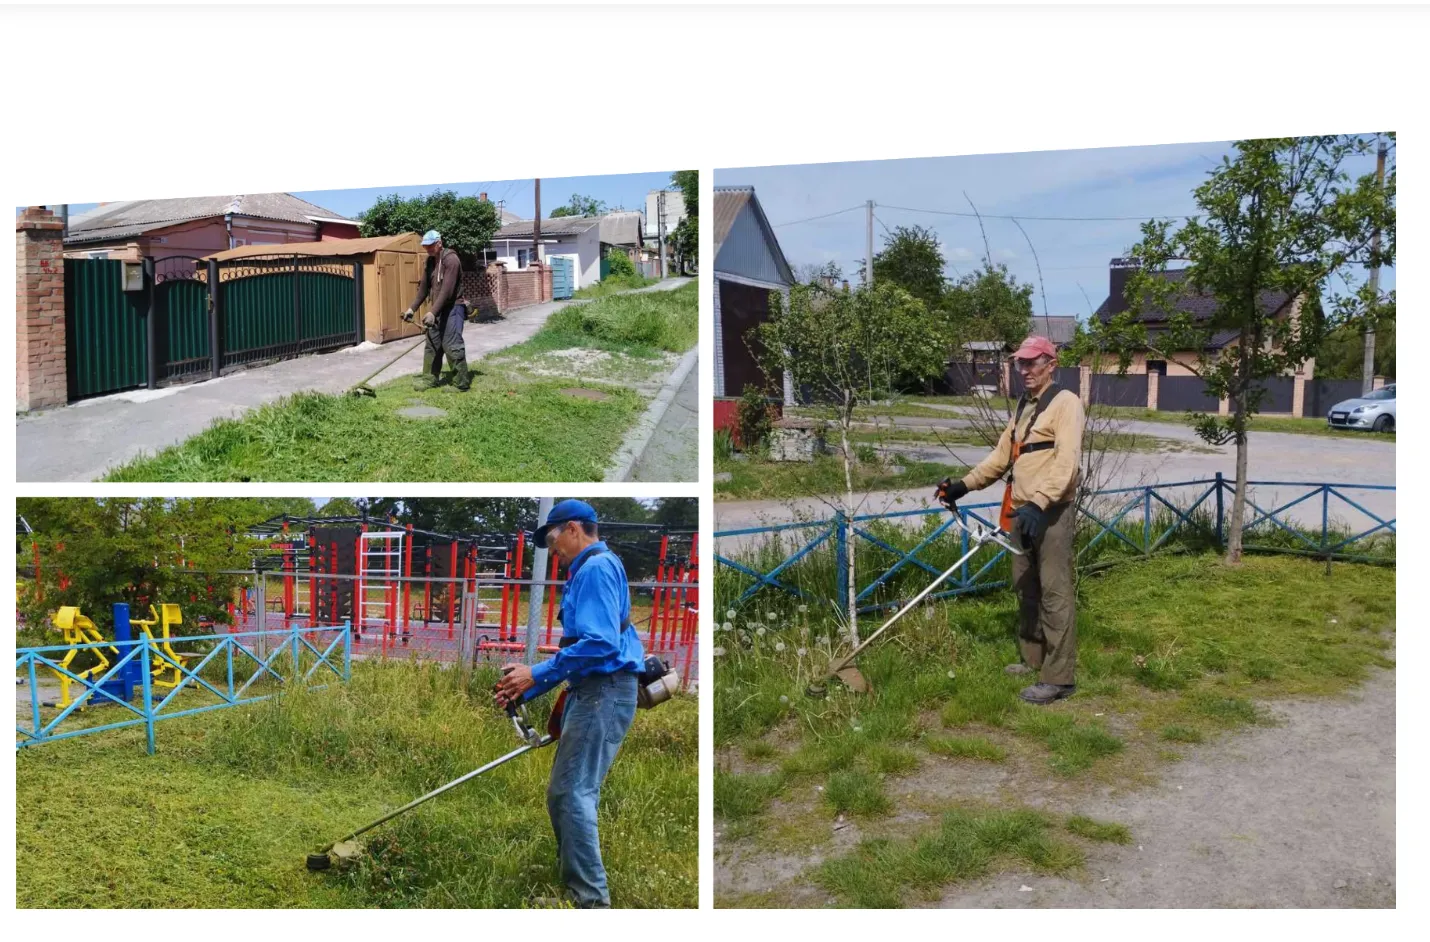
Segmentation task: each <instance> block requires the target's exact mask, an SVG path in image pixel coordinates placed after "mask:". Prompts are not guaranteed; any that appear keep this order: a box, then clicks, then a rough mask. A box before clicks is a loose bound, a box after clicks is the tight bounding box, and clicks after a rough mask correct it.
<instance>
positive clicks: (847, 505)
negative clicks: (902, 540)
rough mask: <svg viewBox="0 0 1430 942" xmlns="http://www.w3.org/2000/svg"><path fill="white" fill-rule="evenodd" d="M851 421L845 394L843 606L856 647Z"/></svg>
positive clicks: (842, 426)
mask: <svg viewBox="0 0 1430 942" xmlns="http://www.w3.org/2000/svg"><path fill="white" fill-rule="evenodd" d="M853 420H854V409H853V407H852V405H851V404H850V402H849V394H848V393H845V402H844V414H843V416H841V420H840V423H839V438H840V446H841V450H842V451H843V453H844V518H845V521H846V525H847V526H848V527H849V531H848V533H849V537H848V539H846V540H845V541H844V559H845V567H846V569H845V582H846V583H847V585H848V588H847V590H846V592H847V597H846V599H845V605H846V606H847V612H848V615H849V643H850V644H852V645H855V646H857V645H858V644H859V615H858V605H857V603H856V602H855V599H856V598H857V596H858V594H859V586H858V583H857V582H856V580H855V578H854V543H855V540H854V473H853V458H854V453H853V450H852V449H851V448H850V445H849V426H850V423H851V422H853Z"/></svg>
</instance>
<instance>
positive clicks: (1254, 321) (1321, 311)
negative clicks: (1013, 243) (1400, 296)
mask: <svg viewBox="0 0 1430 942" xmlns="http://www.w3.org/2000/svg"><path fill="white" fill-rule="evenodd" d="M1390 139H1391V140H1392V141H1393V140H1394V135H1390ZM1377 140H1378V139H1377V137H1375V136H1358V135H1356V136H1327V137H1288V138H1272V139H1266V140H1250V141H1239V142H1237V144H1236V155H1235V157H1234V159H1233V158H1224V159H1223V161H1222V164H1221V166H1220V167H1218V168H1217V169H1215V170H1213V171H1211V172H1210V173H1209V174H1208V179H1207V181H1206V182H1205V183H1203V184H1202V185H1201V186H1200V187H1198V188H1197V190H1196V191H1195V197H1196V202H1197V207H1198V210H1199V214H1198V215H1197V216H1196V217H1194V218H1191V219H1189V220H1187V221H1186V222H1185V223H1183V224H1182V225H1181V226H1180V227H1179V228H1176V229H1174V228H1173V226H1172V223H1171V222H1170V221H1159V220H1152V221H1149V222H1146V223H1143V225H1142V239H1141V241H1140V242H1138V243H1137V244H1136V245H1135V246H1134V247H1133V248H1132V250H1131V252H1130V253H1129V254H1130V255H1132V256H1134V257H1136V258H1138V259H1140V260H1141V266H1140V268H1138V269H1136V270H1134V271H1132V272H1131V273H1130V274H1129V277H1128V281H1127V288H1126V297H1127V300H1128V308H1129V310H1128V311H1126V312H1123V313H1121V314H1119V315H1117V316H1115V317H1113V318H1112V319H1111V320H1109V321H1108V322H1106V323H1099V324H1094V325H1093V330H1092V331H1090V332H1089V333H1088V334H1087V335H1086V338H1085V339H1086V341H1089V342H1091V343H1093V344H1096V345H1099V346H1102V347H1103V348H1104V349H1108V350H1112V351H1115V353H1116V355H1117V356H1118V358H1119V361H1120V362H1119V367H1120V370H1121V371H1122V372H1125V371H1126V369H1127V366H1128V364H1129V362H1130V358H1131V355H1132V353H1133V352H1135V351H1139V350H1140V351H1145V352H1146V353H1148V354H1149V355H1152V356H1156V357H1157V358H1159V359H1165V360H1168V361H1175V362H1178V363H1180V364H1181V365H1183V366H1185V367H1187V368H1188V369H1190V370H1191V371H1192V372H1193V373H1195V374H1196V375H1198V376H1200V377H1201V378H1202V380H1203V381H1204V383H1205V385H1206V391H1207V393H1208V395H1210V396H1212V397H1213V398H1218V399H1220V398H1225V399H1227V400H1229V402H1230V404H1231V410H1230V414H1229V415H1228V416H1226V417H1225V418H1222V417H1218V416H1213V415H1198V416H1197V417H1196V420H1195V421H1196V428H1197V433H1198V434H1199V435H1200V436H1201V437H1202V438H1203V439H1204V440H1206V441H1208V442H1212V443H1216V444H1226V443H1228V442H1235V443H1236V490H1235V496H1234V498H1233V502H1232V512H1231V524H1230V527H1229V529H1228V534H1227V549H1226V559H1227V562H1228V563H1237V562H1239V561H1240V560H1241V553H1242V529H1243V525H1244V515H1245V511H1246V478H1247V431H1248V428H1249V426H1250V423H1251V418H1252V416H1253V415H1254V414H1255V413H1256V412H1257V410H1258V408H1259V406H1260V402H1261V399H1262V396H1263V394H1264V392H1265V387H1264V381H1265V380H1266V379H1268V378H1270V377H1274V376H1282V375H1286V374H1288V373H1291V372H1293V371H1294V370H1295V369H1296V368H1297V367H1298V366H1300V365H1301V364H1302V363H1304V362H1305V361H1306V360H1307V359H1308V358H1310V357H1312V356H1314V355H1315V353H1316V352H1317V350H1319V349H1320V348H1321V346H1322V343H1323V341H1324V338H1325V337H1326V336H1327V334H1328V333H1330V332H1333V331H1335V330H1336V329H1338V328H1342V327H1346V328H1350V329H1352V330H1358V329H1362V328H1363V327H1364V325H1366V324H1367V323H1385V322H1388V320H1389V319H1390V318H1393V317H1394V311H1395V296H1394V292H1390V293H1388V294H1386V293H1380V294H1377V293H1376V292H1374V291H1372V289H1371V286H1370V285H1369V283H1366V284H1362V285H1361V286H1359V287H1355V288H1342V287H1338V286H1339V285H1342V284H1344V283H1346V281H1347V279H1345V278H1344V276H1347V275H1349V274H1351V273H1352V272H1353V271H1354V270H1358V269H1368V268H1370V267H1372V266H1380V265H1387V264H1393V263H1394V260H1395V171H1394V168H1393V167H1392V168H1391V170H1390V172H1389V175H1388V177H1387V178H1386V181H1385V183H1384V184H1383V185H1382V184H1380V183H1379V182H1378V181H1377V180H1376V177H1375V174H1374V173H1373V172H1372V173H1368V174H1362V175H1360V176H1359V177H1357V178H1352V176H1351V174H1350V173H1349V171H1348V170H1347V164H1348V163H1349V162H1350V161H1352V160H1353V159H1355V158H1357V157H1361V156H1364V155H1366V154H1368V153H1374V151H1375V148H1376V146H1377ZM1377 233H1379V234H1380V235H1381V239H1380V242H1379V245H1378V246H1375V245H1373V242H1374V241H1375V240H1374V236H1375V235H1376V234H1377ZM1173 261H1179V262H1188V263H1190V266H1189V267H1188V268H1187V269H1186V272H1185V274H1184V275H1183V276H1182V277H1181V278H1179V279H1178V278H1168V277H1166V273H1167V272H1168V270H1169V268H1170V265H1171V263H1172V262H1173ZM1188 290H1189V291H1193V292H1198V293H1200V294H1202V295H1205V296H1208V297H1210V298H1212V299H1213V300H1215V302H1216V312H1215V314H1214V315H1213V316H1212V317H1210V318H1209V319H1207V320H1204V321H1193V319H1192V318H1191V317H1190V315H1188V314H1187V313H1185V312H1183V311H1181V310H1180V308H1179V307H1178V301H1179V299H1180V298H1181V297H1183V296H1184V294H1185V292H1186V291H1188ZM1307 299H1322V303H1320V304H1317V303H1311V304H1306V305H1305V306H1304V309H1302V305H1303V304H1304V302H1305V301H1306V300H1307ZM1134 312H1141V313H1144V314H1151V315H1153V316H1154V317H1156V318H1158V319H1165V320H1166V321H1167V324H1168V329H1167V330H1166V331H1165V332H1164V333H1159V334H1157V335H1155V336H1154V335H1151V334H1149V333H1148V331H1147V329H1146V326H1145V324H1144V323H1142V322H1141V321H1140V320H1138V318H1136V317H1134V316H1133V315H1134ZM1224 331H1229V332H1233V333H1234V336H1235V340H1234V341H1233V342H1232V343H1231V344H1229V345H1227V346H1226V347H1225V348H1224V350H1222V351H1219V352H1216V353H1210V352H1207V351H1209V350H1210V349H1211V343H1210V341H1211V339H1212V337H1213V336H1214V335H1216V334H1219V333H1221V332H1224ZM1186 351H1199V352H1198V353H1197V354H1195V355H1188V354H1187V353H1186Z"/></svg>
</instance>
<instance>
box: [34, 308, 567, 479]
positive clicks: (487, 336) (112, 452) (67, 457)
mask: <svg viewBox="0 0 1430 942" xmlns="http://www.w3.org/2000/svg"><path fill="white" fill-rule="evenodd" d="M568 303H570V302H567V301H557V302H548V303H546V304H535V305H532V306H531V307H525V308H521V309H519V310H516V311H512V312H511V313H509V314H507V315H506V316H505V317H503V318H501V319H500V320H495V321H487V322H484V323H473V322H469V323H468V324H467V326H466V328H465V329H464V331H463V334H462V335H463V337H464V338H465V339H466V341H467V359H468V360H478V359H481V358H482V357H483V356H486V355H487V354H489V353H493V352H495V351H497V350H501V349H504V348H506V347H510V346H513V345H515V344H518V343H521V342H522V341H524V340H527V339H529V338H530V337H531V336H532V335H533V334H535V333H536V332H537V331H538V330H540V329H541V327H542V325H543V324H545V323H546V319H547V318H548V317H550V316H551V315H552V314H553V313H555V312H556V311H558V310H560V309H561V308H563V307H565V306H566V305H567V304H568ZM413 344H417V346H416V348H415V349H413V350H412V351H411V352H410V353H408V354H407V355H405V356H404V357H403V358H402V359H401V360H399V361H398V362H396V363H394V364H393V365H392V366H391V367H389V368H388V369H387V370H385V371H384V372H383V373H382V375H381V376H378V377H377V379H376V380H375V381H374V382H378V383H382V382H387V381H388V380H391V379H396V378H397V377H399V376H403V375H410V374H413V373H417V372H420V371H421V369H422V346H421V344H420V343H418V338H416V337H413V338H408V339H405V340H398V341H394V342H392V343H388V344H384V345H382V346H380V347H367V346H366V345H363V346H362V347H350V348H347V349H344V350H339V351H337V352H334V353H325V354H319V355H316V356H306V357H299V358H298V359H295V360H284V361H282V362H280V363H274V364H272V365H270V366H264V367H259V368H258V369H252V370H241V371H238V372H235V373H230V374H229V375H227V376H223V377H220V378H219V379H216V380H208V381H206V382H202V383H193V384H191V385H187V386H170V387H167V388H163V389H157V390H148V389H137V390H131V391H130V392H124V393H119V394H117V395H114V396H106V397H104V398H102V399H91V400H86V401H84V402H80V403H76V404H75V405H71V406H65V407H63V408H59V409H51V410H48V411H45V412H36V413H29V414H22V415H17V416H15V479H16V480H17V481H93V480H96V479H98V478H100V477H102V476H103V475H104V474H105V473H106V472H107V471H108V470H109V469H110V468H113V467H115V466H116V465H120V464H123V463H125V462H126V461H129V460H131V459H133V458H136V457H138V456H140V455H142V454H145V453H153V452H155V451H158V450H160V449H162V448H167V447H168V446H170V445H175V444H178V443H179V442H182V441H185V440H186V439H189V438H191V437H193V436H194V435H197V434H198V433H199V432H202V431H203V430H204V429H206V428H208V427H209V425H210V424H211V423H212V422H213V421H214V420H215V419H221V418H235V417H237V416H240V415H242V414H243V413H245V412H247V411H248V410H249V409H252V408H254V407H256V406H261V405H263V404H264V403H268V402H273V401H274V400H276V399H280V398H282V397H283V396H288V395H292V394H293V393H296V392H304V391H314V392H325V393H340V392H342V391H344V390H346V389H347V388H348V387H349V386H352V385H353V384H354V383H357V382H358V381H360V380H361V379H362V378H363V377H364V376H366V375H368V374H369V373H371V372H372V371H373V370H375V369H377V368H378V367H379V366H381V365H382V364H383V362H384V361H386V360H390V359H392V358H393V357H394V356H396V355H397V354H398V352H399V351H401V350H402V348H403V347H404V346H412V345H413ZM364 347H366V349H364Z"/></svg>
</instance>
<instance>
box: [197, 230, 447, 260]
mask: <svg viewBox="0 0 1430 942" xmlns="http://www.w3.org/2000/svg"><path fill="white" fill-rule="evenodd" d="M421 248H422V237H421V236H419V235H418V234H417V233H415V232H404V233H401V234H399V235H389V236H372V237H370V238H367V239H329V240H328V241H326V242H290V243H288V244H287V245H242V246H239V247H238V248H236V249H229V250H228V251H226V252H217V253H215V254H213V255H210V256H208V258H211V259H214V260H216V261H220V262H222V261H227V260H228V259H232V258H260V257H263V256H266V255H276V256H279V257H282V256H287V255H321V256H333V255H367V254H368V253H370V252H382V251H420V250H421Z"/></svg>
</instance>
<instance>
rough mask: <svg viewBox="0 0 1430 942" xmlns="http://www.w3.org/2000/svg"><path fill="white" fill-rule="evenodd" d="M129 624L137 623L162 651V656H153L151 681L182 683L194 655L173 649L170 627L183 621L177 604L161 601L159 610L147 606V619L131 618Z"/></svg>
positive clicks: (160, 684) (163, 684)
mask: <svg viewBox="0 0 1430 942" xmlns="http://www.w3.org/2000/svg"><path fill="white" fill-rule="evenodd" d="M129 621H130V624H133V625H138V626H139V628H140V630H141V631H143V632H144V635H145V637H147V638H148V639H149V640H150V641H152V642H155V643H157V644H158V646H159V650H160V651H162V652H163V653H164V656H165V657H167V658H169V660H165V658H164V657H160V658H155V659H154V664H153V667H151V668H150V671H149V673H150V674H151V675H152V680H151V681H150V682H151V683H153V684H154V686H156V687H171V688H172V687H177V686H179V685H180V684H181V683H183V676H184V672H183V670H182V668H183V667H185V666H186V665H187V664H188V662H189V659H191V658H193V657H195V655H193V654H181V653H180V652H178V651H175V650H174V647H173V644H172V642H173V633H172V629H174V628H177V627H179V626H181V625H182V624H183V623H184V615H183V612H182V611H180V609H179V606H177V605H175V604H173V603H172V602H161V603H160V604H159V611H155V610H154V606H153V605H150V606H149V619H148V620H147V621H145V620H143V619H140V618H131V619H130V620H129ZM155 626H158V634H157V635H156V634H155Z"/></svg>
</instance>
